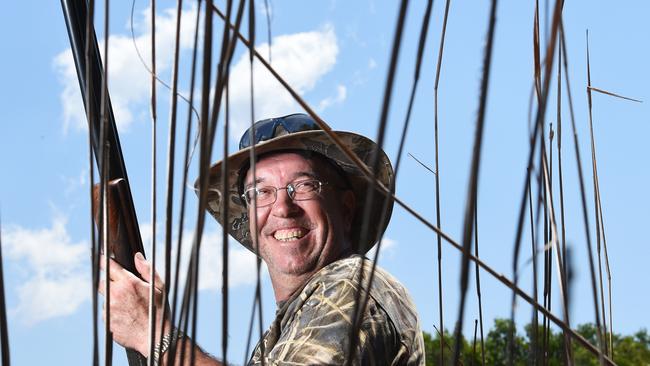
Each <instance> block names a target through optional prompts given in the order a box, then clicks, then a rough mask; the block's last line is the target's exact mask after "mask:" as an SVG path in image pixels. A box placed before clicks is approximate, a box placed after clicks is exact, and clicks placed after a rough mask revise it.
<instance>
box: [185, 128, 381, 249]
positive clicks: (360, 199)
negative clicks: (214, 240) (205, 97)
mask: <svg viewBox="0 0 650 366" xmlns="http://www.w3.org/2000/svg"><path fill="white" fill-rule="evenodd" d="M335 133H336V134H337V136H338V137H339V138H340V139H341V141H342V142H343V144H345V145H346V146H348V147H349V148H350V149H351V150H352V151H353V152H354V153H355V154H356V155H357V157H359V159H360V160H361V161H363V162H364V163H365V164H366V166H368V167H369V168H370V169H371V171H372V166H371V165H372V159H373V154H375V153H378V154H379V163H378V165H377V166H378V169H377V171H376V173H375V174H374V175H375V177H376V178H377V179H378V180H379V182H381V183H382V184H383V186H384V187H391V182H392V179H393V168H392V166H391V163H390V160H389V159H388V157H387V156H386V153H385V152H384V151H383V150H381V149H380V148H379V147H378V146H377V144H375V143H374V142H373V141H372V140H370V139H368V138H366V137H364V136H361V135H358V134H355V133H352V132H344V131H336V132H335ZM250 149H251V148H250V147H249V148H246V149H242V150H239V151H238V152H236V153H234V154H232V155H230V156H229V157H228V158H227V160H228V164H227V169H228V170H227V174H228V189H227V190H224V189H223V186H222V183H223V182H222V170H223V169H222V165H223V163H224V161H223V160H222V161H219V162H217V163H215V164H214V165H213V166H212V167H211V168H210V171H209V174H210V178H209V189H208V195H207V196H208V198H207V210H208V212H209V213H210V214H211V215H212V216H213V217H214V218H215V219H216V220H217V221H218V222H219V223H220V224H221V225H222V226H223V227H224V228H227V230H228V232H229V233H230V235H231V236H232V237H233V238H235V239H236V240H237V241H238V242H239V243H241V244H242V245H243V246H244V247H246V248H247V249H249V250H250V251H252V252H253V253H255V250H254V248H253V242H252V239H251V233H250V227H249V219H248V208H247V207H246V205H245V203H244V202H243V200H242V199H241V197H240V195H239V194H240V192H239V187H238V184H239V182H240V177H239V174H241V173H242V172H241V167H242V166H243V165H244V164H246V163H247V162H248V161H249V159H250ZM284 150H306V151H313V152H316V153H319V154H321V155H323V156H325V157H327V158H329V159H331V160H332V161H333V162H335V163H336V164H338V165H339V166H340V167H341V169H342V170H343V171H344V172H345V173H346V174H347V176H348V179H349V181H350V184H351V187H352V190H353V192H354V194H355V198H356V203H357V204H356V209H355V214H354V219H353V222H352V230H351V233H350V236H351V237H350V239H351V241H352V242H351V244H352V246H353V248H355V249H356V250H355V252H356V253H360V254H365V253H366V252H368V250H370V249H371V248H372V247H373V246H374V244H375V242H376V241H377V240H378V239H379V237H380V236H381V235H382V234H383V233H384V231H385V230H386V227H387V226H388V222H389V221H390V217H391V214H392V211H393V200H392V198H391V197H387V196H386V195H385V194H384V193H383V192H381V191H380V190H379V189H378V188H377V187H376V186H375V192H374V194H372V196H373V198H372V202H371V206H372V207H370V209H369V211H367V212H369V215H370V217H369V221H368V225H367V233H366V235H363V234H364V233H363V228H362V226H363V215H364V207H365V205H366V201H368V193H369V190H368V189H369V186H370V185H371V184H372V183H371V181H370V180H369V179H367V178H366V176H365V174H363V172H362V171H361V170H360V169H359V168H358V167H357V166H356V164H355V163H353V162H352V161H351V160H350V159H349V158H348V157H347V155H345V153H344V152H343V150H341V149H340V148H339V147H338V146H337V145H336V144H335V143H334V142H333V141H332V140H331V138H330V137H329V136H328V135H327V134H326V133H325V132H324V131H322V130H313V131H304V132H296V133H291V134H287V135H284V136H280V137H276V138H274V139H272V140H269V141H265V142H262V143H259V144H257V145H255V154H256V155H257V156H261V155H263V154H267V153H270V152H280V151H284ZM195 187H197V188H198V180H197V182H196V183H195ZM224 191H225V195H226V196H227V197H228V202H229V203H230V205H229V210H228V219H227V221H228V222H227V223H226V224H225V225H224V223H223V222H222V216H223V215H222V213H221V212H222V201H221V197H222V196H223V192H224ZM197 192H198V191H197ZM384 207H386V208H385V209H384ZM384 211H385V212H384ZM382 213H384V215H383V217H382Z"/></svg>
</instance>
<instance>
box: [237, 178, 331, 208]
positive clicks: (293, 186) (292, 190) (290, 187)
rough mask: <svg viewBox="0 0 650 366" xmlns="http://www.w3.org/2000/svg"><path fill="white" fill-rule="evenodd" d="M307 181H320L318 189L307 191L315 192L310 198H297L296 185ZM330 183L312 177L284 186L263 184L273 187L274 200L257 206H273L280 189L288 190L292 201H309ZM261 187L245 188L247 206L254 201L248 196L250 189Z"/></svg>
mask: <svg viewBox="0 0 650 366" xmlns="http://www.w3.org/2000/svg"><path fill="white" fill-rule="evenodd" d="M307 182H317V183H318V188H317V189H315V190H313V191H310V192H305V193H312V192H315V194H314V195H313V196H310V197H309V198H302V199H296V193H297V192H296V185H299V184H302V183H307ZM328 184H329V183H328V182H323V181H321V180H320V179H316V178H311V179H305V180H302V181H300V182H291V183H289V184H287V185H286V186H284V187H276V186H271V185H269V186H262V187H261V188H272V189H273V201H271V202H269V203H267V204H264V205H262V206H260V205H258V204H257V203H256V205H255V207H257V208H260V207H268V206H271V205H272V204H274V203H275V202H277V200H278V191H279V190H282V189H286V190H287V195H288V196H289V198H291V201H294V202H295V201H309V200H311V199H314V198H315V197H316V196H318V195H320V193H321V192H322V190H323V186H326V185H328ZM332 187H333V186H332ZM259 189H260V187H256V186H253V187H249V188H247V189H245V190H244V193H242V194H241V195H240V197H241V199H242V200H243V201H244V202H245V203H246V206H248V207H251V203H252V200H251V199H250V198H249V197H248V196H247V193H248V192H250V191H258V190H259Z"/></svg>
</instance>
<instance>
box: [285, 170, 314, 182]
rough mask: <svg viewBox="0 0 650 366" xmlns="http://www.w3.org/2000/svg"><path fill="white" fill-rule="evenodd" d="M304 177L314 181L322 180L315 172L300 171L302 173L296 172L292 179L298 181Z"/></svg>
mask: <svg viewBox="0 0 650 366" xmlns="http://www.w3.org/2000/svg"><path fill="white" fill-rule="evenodd" d="M302 177H309V178H312V179H320V176H319V175H318V174H316V173H314V172H313V171H300V172H295V173H294V174H293V176H292V177H291V178H292V179H294V180H295V179H298V178H302Z"/></svg>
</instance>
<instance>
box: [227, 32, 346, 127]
mask: <svg viewBox="0 0 650 366" xmlns="http://www.w3.org/2000/svg"><path fill="white" fill-rule="evenodd" d="M268 47H269V46H268V44H262V45H260V46H258V47H257V51H258V52H259V53H260V54H261V55H267V54H268ZM271 51H272V54H273V64H272V66H273V68H274V69H275V70H276V71H277V72H278V73H279V74H280V75H281V76H282V77H283V78H284V79H285V80H286V81H287V82H288V83H289V85H291V86H292V87H293V88H294V89H295V90H296V91H297V92H298V93H299V94H301V95H303V96H304V94H305V93H307V92H309V91H310V90H312V89H313V88H314V86H315V85H316V84H317V83H318V81H319V80H320V79H321V78H322V77H323V75H325V74H327V73H328V72H329V71H330V70H331V69H332V68H333V67H334V64H335V63H336V58H337V55H338V52H339V48H338V45H337V40H336V34H335V33H334V28H333V27H332V26H331V25H326V26H325V27H323V28H322V29H320V30H316V31H311V32H303V33H295V34H290V35H282V36H278V37H274V39H273V42H272V47H271ZM253 65H254V66H253V75H254V78H255V84H254V88H255V114H256V115H255V118H256V119H261V118H267V117H272V116H280V115H283V114H288V113H293V112H296V111H301V110H302V109H301V108H300V107H299V106H298V104H297V103H296V102H295V101H294V100H293V98H292V97H291V95H290V94H289V93H288V92H287V91H285V89H284V87H282V85H281V84H280V83H279V82H278V81H277V80H276V79H275V78H274V77H273V76H272V75H271V74H270V73H269V72H268V71H267V70H266V68H265V67H264V66H263V65H261V64H260V63H259V62H254V64H253ZM339 92H340V91H339ZM230 105H231V123H232V127H231V131H232V136H233V137H234V138H239V136H240V135H241V134H242V132H243V131H244V130H245V129H246V128H248V126H249V125H250V112H249V110H250V63H249V59H248V54H247V53H245V54H242V55H241V57H240V58H239V60H237V62H236V63H235V64H234V66H233V67H232V72H231V75H230Z"/></svg>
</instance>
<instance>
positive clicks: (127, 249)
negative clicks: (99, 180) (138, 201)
mask: <svg viewBox="0 0 650 366" xmlns="http://www.w3.org/2000/svg"><path fill="white" fill-rule="evenodd" d="M100 188H101V187H100V185H99V184H95V186H94V187H93V213H94V216H95V224H96V225H97V226H98V227H99V226H100V223H99V209H101V208H100V207H99V202H100V196H99V195H100V192H101V190H100ZM127 192H128V191H127V183H126V181H125V180H124V179H123V178H118V179H113V180H110V181H108V182H107V192H106V197H107V204H108V250H109V253H106V254H108V255H109V256H110V257H111V258H113V259H115V261H117V263H119V264H120V265H121V266H122V267H124V268H126V269H127V270H128V271H129V272H132V273H133V274H135V275H138V271H137V270H136V269H135V263H134V261H133V256H134V255H135V253H137V252H141V253H142V254H143V255H144V253H143V249H142V248H143V246H142V239H141V237H140V229H139V228H138V226H137V219H136V218H135V217H130V216H131V215H130V213H131V211H130V210H127V209H125V208H126V205H127V204H129V201H128V196H127Z"/></svg>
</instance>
